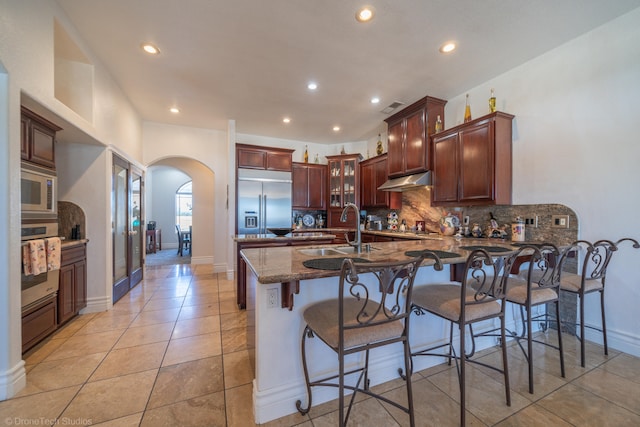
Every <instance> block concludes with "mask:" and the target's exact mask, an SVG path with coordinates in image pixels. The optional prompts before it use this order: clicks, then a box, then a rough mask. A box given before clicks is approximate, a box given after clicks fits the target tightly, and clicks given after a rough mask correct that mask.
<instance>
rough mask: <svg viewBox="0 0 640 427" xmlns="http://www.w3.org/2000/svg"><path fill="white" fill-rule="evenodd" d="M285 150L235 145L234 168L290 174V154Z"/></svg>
mask: <svg viewBox="0 0 640 427" xmlns="http://www.w3.org/2000/svg"><path fill="white" fill-rule="evenodd" d="M294 151H295V150H290V149H287V148H273V147H262V146H258V145H246V144H236V166H237V167H239V168H245V169H263V170H271V171H283V172H291V164H292V160H291V154H292V153H293V152H294Z"/></svg>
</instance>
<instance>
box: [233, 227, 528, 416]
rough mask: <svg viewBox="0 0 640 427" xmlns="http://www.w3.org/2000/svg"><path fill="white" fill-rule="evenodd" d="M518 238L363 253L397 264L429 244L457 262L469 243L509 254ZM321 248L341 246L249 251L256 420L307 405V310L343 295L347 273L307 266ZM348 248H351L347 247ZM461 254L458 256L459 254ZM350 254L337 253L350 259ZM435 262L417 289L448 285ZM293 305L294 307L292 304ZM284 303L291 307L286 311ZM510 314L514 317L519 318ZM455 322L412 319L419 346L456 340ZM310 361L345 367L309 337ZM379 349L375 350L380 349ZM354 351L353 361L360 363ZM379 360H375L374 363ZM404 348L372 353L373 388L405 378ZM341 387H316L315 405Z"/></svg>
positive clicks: (421, 273)
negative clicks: (303, 346) (452, 334)
mask: <svg viewBox="0 0 640 427" xmlns="http://www.w3.org/2000/svg"><path fill="white" fill-rule="evenodd" d="M510 243H511V242H506V241H502V240H494V239H455V238H450V237H435V238H432V239H427V238H425V239H420V240H409V241H396V242H384V243H383V242H381V243H373V244H371V251H370V252H362V253H360V254H358V255H357V256H358V257H360V258H365V259H367V260H370V261H389V260H401V259H407V258H409V257H408V256H407V255H406V254H405V253H406V252H407V251H420V250H424V249H429V250H434V251H443V252H447V253H450V254H452V256H451V257H450V258H443V259H442V261H443V263H445V264H450V265H452V266H454V265H457V264H460V263H464V262H465V261H466V258H467V256H468V255H469V253H470V251H469V250H468V249H464V248H465V247H468V246H485V247H497V248H501V249H503V250H506V251H505V252H502V253H500V255H504V254H509V253H510V252H511V251H513V250H515V249H516V248H515V247H513V246H511V244H510ZM314 248H334V249H335V248H336V245H331V246H329V245H324V246H320V247H317V246H308V247H306V248H297V247H291V246H289V247H275V248H256V249H246V250H242V251H241V256H242V258H243V259H244V260H245V262H246V264H247V266H248V267H249V268H248V269H247V291H248V293H247V311H248V312H247V316H248V319H247V324H248V328H247V340H248V348H249V350H250V353H251V356H252V362H253V366H254V367H255V371H254V383H253V401H254V415H255V421H256V423H265V422H267V421H270V420H273V419H276V418H280V417H283V416H285V415H288V414H292V413H294V412H296V406H295V402H296V400H298V399H301V400H302V401H303V403H304V402H306V399H307V397H306V389H305V383H304V375H303V370H302V362H301V356H300V341H301V336H302V331H303V330H304V322H303V319H302V313H303V311H304V310H305V308H306V307H307V306H309V305H310V304H312V303H315V302H317V301H322V300H325V299H330V298H335V297H336V291H337V289H338V281H339V274H340V272H339V270H322V269H314V268H307V267H305V266H304V265H303V262H304V261H308V260H312V259H317V258H327V257H319V256H318V255H314V254H313V252H314V251H313V250H309V249H314ZM338 249H339V250H340V251H344V252H346V251H347V249H348V248H347V247H345V246H344V245H341V246H338ZM454 254H455V255H454ZM344 256H356V254H355V253H352V254H350V255H335V256H333V257H336V258H342V257H344ZM433 264H434V261H433V260H430V259H425V260H424V262H423V264H422V266H421V268H420V269H419V270H418V274H417V276H416V282H415V283H416V286H424V285H425V284H429V283H434V282H448V281H449V280H450V278H451V275H450V271H449V269H447V268H445V269H444V270H443V271H436V270H435V269H434V268H433V267H432V266H433ZM284 302H286V303H287V304H284ZM283 305H284V306H285V308H283ZM513 320H514V319H513V316H512V315H510V314H509V313H507V322H513ZM493 327H495V325H494V323H493V321H487V322H485V323H480V324H478V325H477V327H476V328H474V329H475V330H477V331H481V330H482V329H489V328H493ZM448 330H449V324H448V322H444V321H442V320H440V319H438V318H436V317H434V316H431V315H425V316H420V317H419V318H418V317H413V318H412V326H411V334H410V339H411V343H412V348H413V349H414V350H420V349H423V348H426V347H427V346H432V345H434V344H438V343H443V342H445V341H446V340H447V339H448ZM476 345H477V349H482V348H487V347H490V346H493V345H495V340H494V339H492V338H485V339H483V340H478V341H477V342H476ZM307 348H308V353H307V354H308V362H309V366H310V369H311V376H312V377H314V376H316V375H317V376H319V375H324V374H326V373H327V372H332V371H333V372H336V371H337V359H336V357H335V354H334V353H333V352H332V351H331V350H329V349H328V348H327V347H326V346H324V345H323V344H319V343H318V342H314V340H313V339H312V340H308V341H307ZM373 352H375V354H374V353H373ZM359 357H360V356H359V355H354V356H353V358H352V359H351V360H350V361H349V362H348V363H351V364H353V363H356V362H357V361H359V360H360V359H359ZM374 361H375V362H374ZM403 363H404V362H403V358H402V348H401V346H400V345H398V346H397V347H393V346H392V347H391V348H390V349H383V348H379V349H375V350H372V362H371V366H370V375H369V378H370V381H371V386H374V385H376V384H380V383H384V382H387V381H391V380H394V379H397V378H398V373H397V372H398V368H399V367H401V366H403ZM439 363H442V359H440V358H418V359H415V360H414V369H415V370H416V371H419V370H422V369H426V368H427V367H429V366H433V365H436V364H439ZM336 397H337V392H336V390H334V389H333V388H319V389H317V390H314V405H317V404H319V403H322V402H326V401H329V400H333V399H335V398H336Z"/></svg>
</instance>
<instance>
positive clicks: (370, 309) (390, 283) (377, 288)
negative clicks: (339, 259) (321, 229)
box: [338, 257, 423, 341]
mask: <svg viewBox="0 0 640 427" xmlns="http://www.w3.org/2000/svg"><path fill="white" fill-rule="evenodd" d="M422 260H423V258H422V257H420V258H415V259H413V260H407V261H402V262H393V263H387V262H385V263H357V262H353V260H352V259H350V258H346V259H345V260H344V262H343V264H342V271H341V275H340V290H339V295H340V304H339V314H338V316H339V323H338V324H339V325H341V335H342V333H343V332H344V331H348V330H353V329H359V328H364V327H373V326H379V325H383V324H385V323H390V322H394V321H397V320H404V319H406V318H407V317H408V316H409V313H410V311H409V306H410V301H411V292H412V290H413V282H414V280H415V276H416V272H417V270H418V267H419V266H420V264H421V262H422ZM367 273H372V274H373V276H374V277H375V278H376V279H377V280H376V281H375V282H377V283H375V284H374V285H373V286H372V285H371V284H370V283H369V284H367V283H368V282H369V280H363V279H364V276H365V275H366V274H367ZM345 295H347V297H349V296H350V297H353V298H355V300H356V301H357V302H358V310H357V312H356V313H355V319H349V318H345V317H347V316H349V314H354V313H349V314H346V315H345V309H344V298H345ZM341 341H342V340H341Z"/></svg>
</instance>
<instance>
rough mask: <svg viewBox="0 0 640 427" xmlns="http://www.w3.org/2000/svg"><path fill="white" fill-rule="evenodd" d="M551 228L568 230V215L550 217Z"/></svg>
mask: <svg viewBox="0 0 640 427" xmlns="http://www.w3.org/2000/svg"><path fill="white" fill-rule="evenodd" d="M551 228H569V215H551Z"/></svg>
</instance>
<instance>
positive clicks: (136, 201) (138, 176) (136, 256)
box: [129, 167, 146, 287]
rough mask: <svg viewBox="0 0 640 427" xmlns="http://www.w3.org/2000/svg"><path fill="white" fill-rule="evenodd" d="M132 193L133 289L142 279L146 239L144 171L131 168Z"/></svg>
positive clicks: (130, 221) (130, 214) (130, 217)
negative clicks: (143, 195) (144, 223)
mask: <svg viewBox="0 0 640 427" xmlns="http://www.w3.org/2000/svg"><path fill="white" fill-rule="evenodd" d="M130 175H131V192H130V198H131V202H130V207H131V211H130V212H129V223H130V225H129V229H130V230H131V233H130V234H131V276H132V277H131V287H133V286H135V285H136V284H137V283H138V282H139V281H140V280H141V279H142V253H143V248H144V247H145V246H144V239H145V237H146V235H145V232H144V230H143V221H142V212H143V209H142V203H143V199H142V190H143V180H142V171H140V170H138V169H137V168H134V167H131V172H130Z"/></svg>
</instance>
